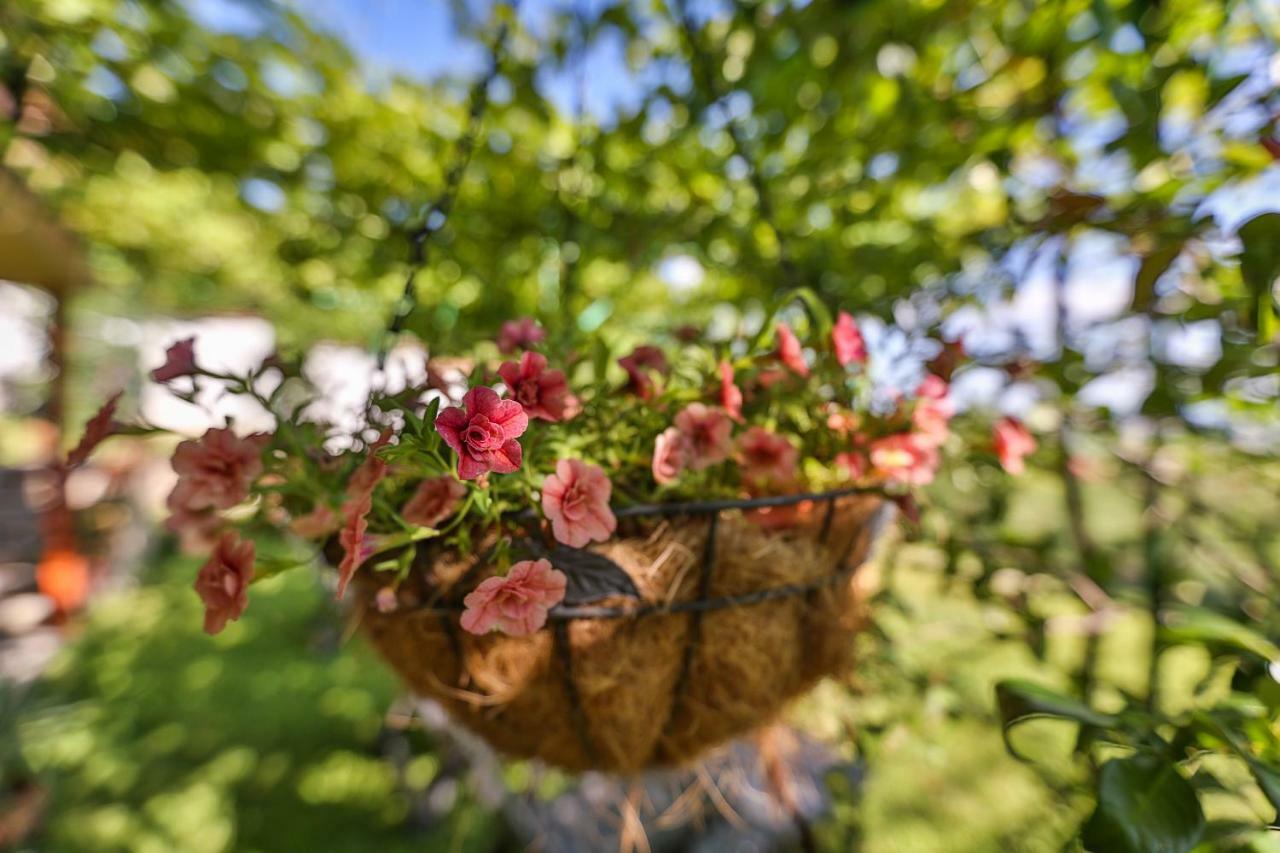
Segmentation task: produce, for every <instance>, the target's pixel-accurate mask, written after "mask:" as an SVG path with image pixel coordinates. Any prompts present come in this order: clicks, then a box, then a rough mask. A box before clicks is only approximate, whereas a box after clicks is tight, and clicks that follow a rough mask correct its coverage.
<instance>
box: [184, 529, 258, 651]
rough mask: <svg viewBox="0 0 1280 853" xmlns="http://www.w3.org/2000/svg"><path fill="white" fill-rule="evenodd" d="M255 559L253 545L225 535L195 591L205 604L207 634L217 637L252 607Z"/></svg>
mask: <svg viewBox="0 0 1280 853" xmlns="http://www.w3.org/2000/svg"><path fill="white" fill-rule="evenodd" d="M253 558H254V546H253V542H252V541H243V542H242V541H240V538H239V537H238V536H236V534H234V533H226V534H224V535H223V537H222V538H221V539H219V540H218V544H217V546H216V547H215V548H214V549H213V553H212V554H210V555H209V560H208V562H206V563H205V564H204V566H202V567H201V569H200V572H199V573H198V574H197V575H196V583H195V590H196V592H197V593H198V594H199V595H200V600H201V601H203V602H204V631H205V633H206V634H217V633H218V632H219V631H221V630H222V629H223V628H225V627H227V622H229V621H234V620H236V619H239V618H240V614H241V613H244V610H245V608H246V607H248V606H249V582H250V581H252V580H253Z"/></svg>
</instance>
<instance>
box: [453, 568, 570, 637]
mask: <svg viewBox="0 0 1280 853" xmlns="http://www.w3.org/2000/svg"><path fill="white" fill-rule="evenodd" d="M568 580H569V579H568V578H566V577H565V574H564V572H561V571H559V570H557V569H553V568H552V567H551V563H550V562H549V561H547V560H523V561H521V562H519V563H516V564H515V565H513V566H512V567H511V571H510V572H508V573H507V576H506V577H492V578H486V579H485V580H484V581H482V582H481V584H480V585H479V586H477V587H476V588H475V589H474V590H472V591H471V592H470V593H468V594H467V597H466V598H464V599H463V600H462V603H463V604H464V605H466V608H467V609H466V610H465V611H463V613H462V628H463V630H464V631H468V632H470V633H472V634H487V633H489V632H490V631H492V630H494V629H495V628H496V629H498V630H499V631H501V632H502V633H504V634H509V635H511V636H512V637H527V636H528V635H530V634H533V633H535V632H536V631H538V630H539V629H541V628H542V626H543V625H545V624H547V611H549V610H550V609H551V608H553V607H555V606H556V605H557V604H559V603H560V602H561V601H564V594H565V590H566V589H567V587H568Z"/></svg>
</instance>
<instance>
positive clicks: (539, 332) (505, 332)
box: [498, 317, 547, 354]
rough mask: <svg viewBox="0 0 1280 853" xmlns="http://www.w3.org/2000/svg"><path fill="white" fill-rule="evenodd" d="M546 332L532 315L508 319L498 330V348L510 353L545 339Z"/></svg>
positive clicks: (527, 347)
mask: <svg viewBox="0 0 1280 853" xmlns="http://www.w3.org/2000/svg"><path fill="white" fill-rule="evenodd" d="M546 337H547V332H546V330H545V329H543V328H542V327H541V326H539V325H538V321H537V320H535V319H533V318H532V317H520V318H518V319H515V320H508V321H507V322H505V323H503V324H502V328H501V329H499V330H498V349H499V350H500V351H502V352H504V353H507V354H510V353H513V352H515V351H516V350H522V349H529V348H530V347H532V346H533V345H535V344H538V343H541V342H542V341H544V340H546Z"/></svg>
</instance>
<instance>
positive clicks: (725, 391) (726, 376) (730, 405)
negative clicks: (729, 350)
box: [719, 361, 742, 421]
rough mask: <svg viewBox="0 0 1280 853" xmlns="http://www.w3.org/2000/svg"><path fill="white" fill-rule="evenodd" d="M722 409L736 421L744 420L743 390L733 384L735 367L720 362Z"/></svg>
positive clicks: (725, 362)
mask: <svg viewBox="0 0 1280 853" xmlns="http://www.w3.org/2000/svg"><path fill="white" fill-rule="evenodd" d="M719 370H720V407H721V408H722V409H724V411H725V414H727V415H728V416H729V417H731V418H733V419H734V420H735V421H741V420H742V389H740V388H739V387H738V386H737V385H734V384H733V365H732V364H730V363H729V362H727V361H722V362H720V367H719Z"/></svg>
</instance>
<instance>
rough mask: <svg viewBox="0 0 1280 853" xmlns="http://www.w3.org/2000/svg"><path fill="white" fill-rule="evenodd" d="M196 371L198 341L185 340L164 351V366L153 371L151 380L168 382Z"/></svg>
mask: <svg viewBox="0 0 1280 853" xmlns="http://www.w3.org/2000/svg"><path fill="white" fill-rule="evenodd" d="M196 370H197V368H196V339H195V338H184V339H183V340H180V341H178V342H177V343H175V344H173V345H172V346H170V347H169V348H168V349H167V350H165V351H164V364H162V365H160V366H159V367H157V368H156V369H155V370H153V371H151V378H152V380H154V381H156V382H168V381H169V380H171V379H177V378H179V377H182V376H190V375H191V374H193V373H195V372H196Z"/></svg>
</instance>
